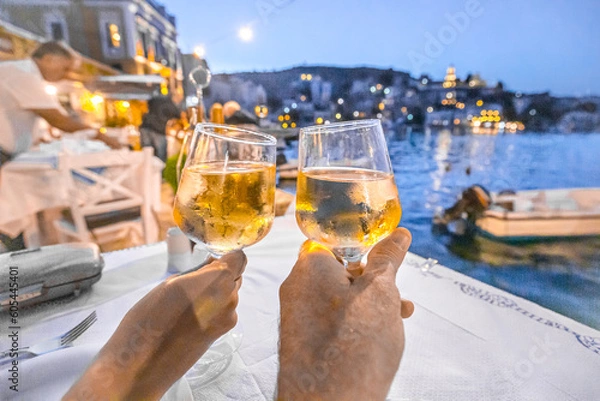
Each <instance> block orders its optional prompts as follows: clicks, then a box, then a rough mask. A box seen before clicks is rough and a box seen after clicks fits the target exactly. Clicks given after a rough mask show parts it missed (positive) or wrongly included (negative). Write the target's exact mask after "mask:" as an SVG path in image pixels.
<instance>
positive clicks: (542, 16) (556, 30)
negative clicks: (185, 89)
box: [162, 0, 600, 96]
mask: <svg viewBox="0 0 600 401" xmlns="http://www.w3.org/2000/svg"><path fill="white" fill-rule="evenodd" d="M162 1H163V4H165V5H166V7H167V9H168V10H169V12H171V13H172V14H174V15H175V16H176V18H177V27H178V31H179V44H180V46H181V49H182V51H183V52H191V51H192V50H193V48H194V47H195V46H197V45H199V44H204V46H205V48H206V59H207V61H208V63H209V65H210V67H211V69H212V71H213V72H214V73H219V72H235V71H264V70H273V69H283V68H288V67H293V66H298V65H303V64H306V65H335V66H362V65H368V66H375V67H381V68H390V67H391V68H394V69H397V70H403V71H408V72H410V73H411V74H413V75H420V74H421V73H428V74H429V75H430V76H432V77H433V78H434V79H442V78H443V76H444V73H445V70H446V67H447V66H448V65H449V64H453V65H454V66H455V67H456V72H457V74H458V76H459V77H460V78H465V76H466V75H467V74H468V73H479V74H481V76H482V78H483V79H486V80H487V81H488V83H494V82H496V81H498V80H502V81H503V82H504V84H505V87H507V88H508V89H510V90H515V91H517V90H521V91H525V92H541V91H551V93H552V94H554V95H578V96H581V95H588V94H596V95H600V23H598V18H599V17H600V1H598V0H577V1H572V0H571V1H569V0H528V1H523V0H479V1H478V0H446V1H439V0H420V1H418V2H417V1H407V0H370V1H365V0H321V1H319V0H221V1H206V0H195V1H190V0H162ZM249 24H251V25H252V27H253V31H254V38H253V40H252V41H251V42H249V43H244V42H242V41H241V40H240V39H239V38H238V37H237V30H238V29H239V28H240V27H241V26H244V25H249Z"/></svg>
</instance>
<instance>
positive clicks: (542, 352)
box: [0, 122, 600, 401]
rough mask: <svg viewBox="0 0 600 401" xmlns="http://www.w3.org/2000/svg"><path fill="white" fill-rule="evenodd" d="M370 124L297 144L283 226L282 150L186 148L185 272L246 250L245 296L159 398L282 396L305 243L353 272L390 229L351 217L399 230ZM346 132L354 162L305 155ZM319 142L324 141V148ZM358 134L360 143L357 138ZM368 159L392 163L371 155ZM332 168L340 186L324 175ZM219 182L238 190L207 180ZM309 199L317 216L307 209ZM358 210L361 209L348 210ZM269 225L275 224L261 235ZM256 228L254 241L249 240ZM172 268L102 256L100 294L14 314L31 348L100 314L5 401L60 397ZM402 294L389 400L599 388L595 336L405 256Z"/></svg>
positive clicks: (2, 378) (205, 132)
mask: <svg viewBox="0 0 600 401" xmlns="http://www.w3.org/2000/svg"><path fill="white" fill-rule="evenodd" d="M344 124H345V125H344ZM361 124H363V123H361ZM361 124H351V123H350V124H349V123H343V124H342V125H334V124H332V125H331V126H330V127H329V128H325V129H320V130H317V131H316V132H312V131H310V130H308V131H305V132H304V134H303V133H302V132H301V138H300V146H301V148H300V152H299V155H300V157H299V159H300V167H299V168H300V174H299V176H300V178H299V179H303V178H302V176H303V175H304V176H305V178H304V180H305V182H304V183H303V184H299V185H304V187H303V189H302V190H301V191H298V197H299V199H298V200H297V203H296V210H291V211H290V212H289V213H287V214H285V215H284V216H281V217H274V210H271V209H273V207H271V205H273V204H274V200H273V199H272V198H273V197H274V194H273V193H274V181H275V177H274V167H275V166H274V163H275V160H274V158H275V149H274V148H275V142H273V141H272V140H271V138H269V137H268V136H264V135H260V134H256V133H252V132H246V131H245V130H243V129H235V128H232V127H224V126H214V125H210V124H205V125H200V126H198V127H197V129H196V133H195V136H196V137H195V138H194V139H193V140H192V142H191V143H192V144H193V147H192V148H191V151H190V152H191V153H190V155H192V156H191V157H188V159H187V161H186V164H185V166H184V169H183V172H182V178H181V185H180V187H179V190H178V192H177V194H176V200H175V222H176V223H177V224H178V226H179V228H180V229H181V231H183V233H185V234H186V235H187V236H188V237H189V238H191V239H192V240H193V241H194V242H196V243H197V247H198V248H199V249H203V250H204V251H205V252H195V253H194V254H192V255H190V259H189V261H188V263H187V265H186V266H180V267H181V270H185V268H186V267H189V268H193V267H194V266H197V265H199V264H201V263H202V259H203V257H200V256H198V255H200V254H202V255H206V254H207V253H210V254H212V255H213V257H216V258H218V257H220V256H221V255H223V254H224V253H227V252H229V251H231V250H236V249H243V250H244V252H245V253H246V255H247V260H248V263H247V266H246V269H245V272H244V274H243V285H242V286H241V288H240V290H239V304H238V307H237V314H238V317H239V320H238V323H237V325H236V327H235V328H234V329H233V330H231V331H230V332H229V333H228V334H226V335H224V336H223V337H221V338H220V339H219V340H217V341H216V342H215V343H214V344H213V347H212V349H211V350H209V352H207V354H206V355H205V356H203V357H202V358H201V359H200V360H199V361H198V362H197V363H196V364H195V365H194V367H193V368H192V369H190V371H188V372H187V373H186V374H185V375H184V376H183V377H182V378H181V379H180V380H179V381H178V382H177V383H175V385H174V386H173V387H172V388H171V389H170V390H169V391H168V392H167V394H165V396H164V397H163V400H171V399H177V400H188V399H190V400H191V399H193V400H211V401H212V400H250V401H254V400H257V401H258V400H272V399H274V396H275V392H276V380H277V372H278V355H277V351H278V341H279V297H278V291H279V287H280V286H281V283H282V282H283V281H284V280H285V278H286V277H287V276H288V274H289V272H290V271H291V269H292V267H293V265H294V263H295V262H296V258H297V255H298V251H299V249H300V246H301V245H302V243H304V242H305V241H306V239H307V238H310V239H313V240H317V241H319V242H321V243H322V244H324V245H326V246H328V247H329V248H330V249H332V252H334V253H335V254H336V255H337V256H338V257H339V258H340V259H341V260H343V261H344V265H345V267H346V268H348V269H352V268H353V266H352V265H353V264H355V263H358V262H360V260H361V259H362V260H364V257H365V255H366V254H367V253H368V250H369V248H370V246H371V245H372V244H373V243H375V242H377V241H378V240H380V239H381V238H383V237H384V236H385V235H386V233H380V232H378V231H377V229H371V228H370V227H371V226H370V225H369V224H370V223H369V221H367V222H362V223H353V224H351V223H348V220H344V219H352V218H353V216H357V215H358V216H360V214H361V213H366V214H367V215H368V216H366V217H364V219H366V218H367V217H369V216H372V215H373V213H371V209H373V210H375V211H376V210H381V209H382V208H383V209H384V210H391V212H389V213H385V214H384V216H383V217H381V216H379V215H378V214H377V213H376V212H374V215H375V216H376V217H375V218H374V220H377V219H381V218H383V219H384V223H385V222H386V221H387V220H385V219H386V218H388V219H390V223H389V224H388V223H385V224H387V225H386V226H385V227H388V226H389V227H388V228H386V229H385V230H386V231H387V232H389V231H390V230H393V229H394V228H395V226H396V225H397V221H399V220H400V214H401V211H400V210H398V209H400V207H401V206H400V201H399V199H398V196H397V193H396V194H394V193H393V192H390V191H389V190H388V189H389V188H388V185H389V184H388V183H389V182H390V181H389V180H388V179H389V178H390V175H392V174H393V172H392V171H391V170H390V169H389V158H388V159H387V161H386V156H387V155H386V153H387V152H383V151H382V149H383V147H382V146H383V145H384V144H385V142H381V140H382V136H381V131H380V125H378V124H377V123H373V122H370V123H364V124H366V125H361ZM349 130H350V131H354V134H353V135H348V136H346V137H344V139H343V140H344V141H345V144H344V145H343V146H342V145H340V146H338V147H337V148H336V149H337V150H340V149H342V150H343V151H340V152H337V151H336V152H337V153H336V152H332V153H329V154H328V155H324V154H322V153H319V152H321V151H322V150H323V149H326V148H327V147H324V146H321V147H319V146H316V147H315V148H312V149H311V148H310V147H309V146H308V145H307V144H324V143H327V141H329V140H331V138H332V137H333V136H335V137H338V136H339V135H344V134H345V133H347V132H348V131H349ZM225 133H227V135H225ZM314 135H317V136H320V138H319V139H314V138H315V137H314ZM328 136H331V137H329V138H328ZM357 136H361V140H362V142H361V141H359V142H355V139H356V137H357ZM303 141H304V142H303ZM303 143H305V145H303ZM357 143H362V145H361V146H358V145H357ZM330 148H331V147H330ZM344 149H345V150H344ZM348 149H351V150H352V152H354V153H351V154H352V156H350V154H349V153H346V150H348ZM365 149H366V150H365ZM224 150H225V151H224ZM309 150H310V151H309ZM364 152H367V154H368V153H369V152H375V153H377V152H381V153H380V156H377V157H369V158H365V157H364V156H365V153H364ZM370 154H371V156H372V155H373V153H370ZM230 163H231V164H230ZM370 163H374V164H370ZM330 168H333V169H334V170H335V171H334V172H335V174H331V171H326V170H327V169H330ZM357 169H358V170H360V171H359V174H358V175H356V174H355V173H356V170H357ZM271 170H272V171H271ZM365 170H369V173H367V172H366V171H365ZM271 173H272V175H273V176H272V177H271V176H270V174H271ZM348 174H351V175H352V176H353V177H354V178H353V179H352V180H358V181H359V187H351V188H347V187H348V183H349V182H350V181H351V180H349V179H348V178H347V177H348ZM216 177H220V178H219V180H220V182H221V183H223V187H224V188H227V189H225V190H222V189H215V185H207V184H206V183H211V182H212V181H211V180H215V179H216ZM357 177H358V178H357ZM261 180H263V181H261ZM311 180H312V181H311ZM187 182H195V183H196V185H195V186H190V185H186V183H187ZM256 182H259V185H255V183H256ZM271 183H272V185H271ZM253 185H255V186H253ZM340 185H341V187H340ZM311 187H312V188H313V189H311ZM315 187H320V188H321V189H319V192H314V191H315V189H314V188H315ZM371 187H375V188H376V189H378V190H379V191H380V192H379V193H374V194H373V195H372V196H371V195H369V196H366V195H365V193H367V194H369V193H372V189H371ZM252 188H254V189H252ZM339 188H344V192H343V195H344V196H347V197H348V201H347V202H346V201H344V202H338V203H334V204H333V205H331V204H329V205H327V197H326V196H321V197H319V196H312V197H311V193H312V194H313V195H314V194H315V193H316V194H321V195H323V194H327V193H328V191H330V190H333V191H334V192H336V193H338V194H339V193H341V192H342V191H340V189H339ZM207 189H211V190H207ZM219 191H221V192H219ZM222 191H226V192H227V193H222ZM311 191H313V192H311ZM369 191H371V192H369ZM215 193H220V195H218V196H220V197H219V200H221V201H222V203H220V204H219V205H220V207H215V206H214V205H215V204H216V203H215V202H216V201H215V200H214V199H211V198H210V197H214V196H216V195H215ZM232 194H236V199H235V200H236V202H232V203H231V205H227V201H226V199H227V197H231V196H232ZM390 194H391V195H390ZM357 198H360V202H359V203H368V202H371V203H370V205H371V206H370V207H369V208H365V207H363V208H362V209H360V210H353V209H352V207H354V206H353V203H352V201H353V200H355V199H357ZM223 199H225V200H223ZM308 201H314V204H315V205H316V206H314V207H311V208H309V207H307V206H306V203H307V202H308ZM319 202H320V203H321V204H325V205H326V206H325V208H323V207H322V206H319V205H318V203H319ZM345 203H349V204H350V205H349V206H348V205H346V204H345ZM319 208H321V209H320V210H324V209H325V210H327V213H328V216H331V215H335V213H338V212H340V210H341V213H340V215H341V217H339V218H338V217H336V218H335V219H337V220H336V221H341V222H344V224H346V225H347V226H349V227H350V228H351V229H352V230H357V227H359V228H361V229H362V230H363V231H365V232H366V233H367V234H369V235H365V236H364V237H362V236H357V235H355V233H354V231H353V233H352V235H348V236H344V235H342V234H343V233H342V234H340V233H339V232H336V230H337V229H339V227H344V224H342V223H339V224H338V225H337V226H336V225H333V227H332V224H331V221H330V219H329V217H326V216H322V215H319V214H318V213H313V214H312V215H311V214H310V212H311V211H315V210H319ZM348 208H350V212H349V213H343V211H344V210H348ZM209 211H210V213H209ZM307 213H308V215H307ZM221 215H224V216H227V217H226V218H222V217H221ZM390 215H391V217H390ZM349 216H350V217H349ZM211 219H212V220H211ZM312 220H315V221H316V223H312ZM392 220H393V221H392ZM206 221H211V223H212V224H211V225H210V227H209V226H208V224H203V222H206ZM377 221H379V220H377ZM307 222H309V223H311V224H308V223H307ZM394 222H395V223H394ZM384 223H381V222H380V223H378V224H377V225H376V226H377V227H381V226H382V224H384ZM256 224H259V225H260V226H259V227H258V228H257V227H256ZM262 225H265V226H266V228H264V229H261V228H260V227H262ZM232 226H234V227H236V229H233V228H232ZM247 227H251V230H249V231H246V228H247ZM332 230H333V231H332ZM182 237H183V238H184V239H186V238H185V237H184V236H182ZM357 238H363V240H364V238H366V240H364V241H367V242H361V241H358V242H357ZM194 255H196V256H197V257H196V258H194ZM170 256H172V255H171V252H170V249H169V246H168V244H167V243H165V242H159V243H155V244H150V245H144V246H140V247H135V248H128V249H124V250H120V251H114V252H109V253H104V254H102V259H103V263H104V267H103V270H102V277H101V279H100V280H99V281H98V282H97V283H95V284H93V285H92V287H91V288H90V289H89V290H87V291H82V292H81V293H80V294H77V295H72V296H68V297H65V298H60V299H56V300H53V301H49V302H45V303H41V304H37V305H33V306H29V307H26V308H23V309H22V310H19V311H18V325H19V329H18V331H19V336H18V338H19V345H20V346H27V345H33V344H36V343H38V342H40V341H43V340H45V339H48V338H54V337H56V336H58V338H61V335H63V334H64V333H65V332H67V333H68V332H69V331H68V329H71V328H74V327H77V326H78V324H81V323H80V322H82V321H85V319H86V318H87V317H89V316H92V315H94V316H95V318H96V319H97V321H96V322H95V323H93V324H89V323H88V325H87V327H86V328H85V330H82V329H81V326H80V329H79V330H77V329H75V332H76V333H77V338H76V339H74V340H73V341H72V342H71V343H70V344H69V346H67V347H62V348H60V349H58V350H56V351H54V352H49V353H47V354H44V355H41V356H39V357H33V358H30V359H27V360H23V361H22V364H21V365H20V367H21V371H20V373H19V375H20V376H19V385H20V386H22V387H21V388H22V389H24V390H23V391H22V392H21V391H19V393H17V392H14V391H12V390H10V387H9V386H8V385H3V386H2V387H0V398H2V399H7V400H13V399H14V400H20V399H22V400H29V399H38V398H35V397H37V395H39V394H44V398H43V399H46V400H54V399H60V397H61V396H62V395H63V394H64V391H65V390H66V389H67V388H68V385H69V383H71V384H72V383H73V382H74V381H75V380H76V378H77V374H80V373H81V372H82V371H83V369H84V368H85V366H87V363H89V361H91V359H92V358H93V356H94V355H95V353H96V352H97V351H98V350H99V349H100V347H101V346H102V344H104V343H106V341H107V340H108V339H109V338H110V336H111V335H112V333H114V331H115V330H116V328H117V326H118V324H119V322H120V321H121V319H122V318H123V316H124V315H125V314H126V313H127V311H128V310H129V309H130V308H131V307H132V306H133V305H135V303H136V302H138V301H139V300H140V299H141V298H142V297H144V296H145V295H146V294H147V293H148V292H149V291H151V290H152V289H153V288H154V287H156V286H157V285H158V284H160V283H161V282H162V281H164V280H165V279H166V278H167V277H170V276H171V275H172V274H178V272H175V271H173V269H172V268H169V265H170ZM340 268H344V267H342V266H340ZM396 285H397V287H398V288H399V290H400V292H401V294H402V297H403V298H406V299H410V300H412V301H413V302H414V303H415V312H414V314H413V316H412V317H411V318H410V319H407V320H405V322H404V330H405V335H406V348H405V351H404V355H403V358H402V361H401V364H400V369H399V370H398V372H396V375H395V378H394V381H393V383H392V385H391V388H390V391H389V394H388V396H387V398H386V400H389V401H403V400H473V399H485V400H499V401H503V400H515V399H519V400H551V401H553V400H556V401H558V400H582V401H583V400H591V399H596V398H598V396H599V395H600V384H599V383H598V382H597V380H594V379H593V377H594V373H595V372H598V371H600V332H598V331H597V330H594V329H592V328H590V327H587V326H585V325H583V324H580V323H578V322H576V321H574V320H571V319H569V318H567V317H565V316H562V315H559V314H557V313H555V312H552V311H550V310H548V309H545V308H543V307H541V306H539V305H536V304H534V303H532V302H530V301H527V300H525V299H522V298H519V297H517V296H514V295H511V294H509V293H507V292H504V291H502V290H500V289H498V288H494V287H491V286H489V285H486V284H484V283H481V282H479V281H477V280H475V279H472V278H469V277H468V276H465V275H463V274H461V273H458V272H456V271H453V270H451V269H449V268H447V267H445V266H442V265H440V264H439V263H437V261H435V260H432V259H428V258H424V257H421V256H419V255H416V254H413V253H410V252H409V253H407V255H406V257H405V259H404V262H403V263H402V266H401V267H400V269H399V271H398V274H397V276H396ZM13 318H14V317H13V316H11V314H9V313H6V312H2V313H0V327H1V330H2V332H1V334H2V336H1V337H0V350H4V349H8V348H10V346H11V339H10V335H11V331H10V330H12V329H11V328H10V327H12V326H13V325H15V324H16V323H15V322H14V321H12V320H11V319H13ZM91 320H93V319H91ZM70 337H72V336H70ZM75 368H76V369H75ZM28 369H30V370H28ZM57 372H58V373H57ZM61 372H62V373H61ZM10 379H11V372H10V371H9V370H7V369H2V371H0V382H2V383H10ZM54 384H56V386H54ZM169 393H171V394H175V395H170V394H169ZM28 395H29V396H30V397H29V398H28ZM165 397H167V398H165ZM169 397H175V398H169Z"/></svg>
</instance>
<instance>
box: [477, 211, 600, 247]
mask: <svg viewBox="0 0 600 401" xmlns="http://www.w3.org/2000/svg"><path fill="white" fill-rule="evenodd" d="M475 226H476V228H477V231H478V232H479V233H480V234H482V235H484V236H487V237H489V238H492V239H496V240H500V241H504V242H531V241H548V240H561V239H565V238H581V237H594V236H600V214H577V213H552V214H550V213H549V214H547V215H543V214H540V215H537V216H536V215H526V214H525V213H511V212H497V211H487V212H485V213H484V215H483V216H482V217H480V218H478V219H477V220H476V221H475Z"/></svg>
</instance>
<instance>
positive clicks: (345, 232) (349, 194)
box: [296, 120, 402, 268]
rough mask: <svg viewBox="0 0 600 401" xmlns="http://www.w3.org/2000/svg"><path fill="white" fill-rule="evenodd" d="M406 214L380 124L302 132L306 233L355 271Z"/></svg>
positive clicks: (301, 210) (301, 207) (300, 189)
mask: <svg viewBox="0 0 600 401" xmlns="http://www.w3.org/2000/svg"><path fill="white" fill-rule="evenodd" d="M401 216H402V207H401V205H400V198H399V196H398V190H397V188H396V184H395V181H394V174H393V170H392V165H391V162H390V157H389V154H388V150H387V144H386V142H385V137H384V135H383V129H382V128H381V123H380V121H379V120H361V121H351V122H340V123H333V124H327V125H317V126H312V127H307V128H302V129H301V130H300V138H299V149H298V181H297V189H296V221H297V222H298V226H299V227H300V230H302V232H303V233H304V235H306V236H307V237H308V238H309V239H311V240H313V241H316V242H319V243H321V244H322V245H324V246H326V247H328V248H329V249H330V250H331V251H333V253H334V254H335V255H336V256H337V257H338V258H339V259H341V260H342V261H343V262H344V265H345V266H346V267H347V268H354V267H356V266H360V260H361V258H362V257H363V256H364V255H365V254H366V253H367V252H368V251H369V249H370V248H371V247H372V246H373V245H375V244H376V243H377V242H378V241H380V240H381V239H383V238H384V237H386V236H387V235H389V234H390V233H391V232H392V231H393V230H394V229H395V228H396V227H397V226H398V224H399V223H400V217H401Z"/></svg>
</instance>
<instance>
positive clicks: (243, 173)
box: [173, 123, 277, 385]
mask: <svg viewBox="0 0 600 401" xmlns="http://www.w3.org/2000/svg"><path fill="white" fill-rule="evenodd" d="M276 146H277V141H276V140H275V138H274V137H272V136H270V135H267V134H263V133H259V132H254V131H250V130H246V129H242V128H238V127H234V126H227V125H219V124H208V123H206V124H198V125H197V126H196V129H195V131H194V133H193V134H192V136H191V138H190V142H189V146H188V147H187V148H186V149H187V158H186V161H185V165H184V168H183V172H182V174H181V179H180V181H179V186H178V189H177V194H176V195H175V204H174V207H173V217H174V219H175V223H177V225H178V226H179V228H180V229H181V230H182V231H183V232H184V233H185V234H186V235H187V236H188V237H189V238H190V239H192V240H193V241H194V242H196V243H197V245H196V246H199V245H203V246H205V247H206V248H207V249H208V251H209V252H210V253H211V255H212V256H213V257H215V258H219V257H221V256H222V255H224V254H226V253H228V252H232V251H235V250H238V249H242V248H244V247H247V246H250V245H253V244H255V243H257V242H258V241H260V240H261V239H262V238H264V237H265V236H266V235H267V233H268V232H269V230H270V229H271V225H272V224H273V220H274V218H275V159H276V152H277V148H276ZM184 151H185V149H182V152H184ZM241 336H242V333H241V329H240V328H239V325H238V326H236V327H235V328H234V329H233V330H231V331H230V332H229V333H227V334H225V335H224V336H222V337H221V338H220V339H218V340H217V341H215V343H214V344H213V345H212V346H211V347H210V349H209V350H208V351H207V352H206V353H205V354H204V355H203V356H202V358H200V360H199V361H198V362H197V363H196V364H195V365H194V367H193V368H192V369H191V370H190V372H188V374H187V375H186V377H187V378H188V379H189V380H191V381H194V382H195V383H196V385H201V384H206V383H207V382H208V381H210V380H212V379H214V378H215V377H216V376H218V375H219V374H221V373H222V372H223V371H224V370H225V369H226V368H227V366H228V364H229V362H230V361H231V357H232V355H233V352H235V351H236V350H237V348H238V347H239V345H240V343H241Z"/></svg>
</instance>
